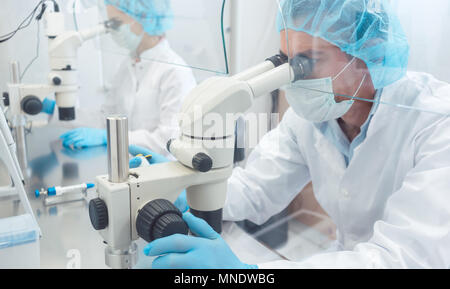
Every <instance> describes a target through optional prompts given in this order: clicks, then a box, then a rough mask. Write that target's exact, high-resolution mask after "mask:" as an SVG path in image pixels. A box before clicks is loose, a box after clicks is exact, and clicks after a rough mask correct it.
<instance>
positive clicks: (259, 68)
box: [233, 61, 275, 81]
mask: <svg viewBox="0 0 450 289" xmlns="http://www.w3.org/2000/svg"><path fill="white" fill-rule="evenodd" d="M274 68H275V65H274V64H273V63H272V62H270V61H264V62H263V63H260V64H258V65H256V66H254V67H252V68H249V69H247V70H245V71H243V72H241V73H238V74H236V75H234V76H233V78H235V79H237V80H241V81H247V80H249V79H251V78H253V77H255V76H258V75H261V74H263V73H265V72H267V71H270V70H271V69H274Z"/></svg>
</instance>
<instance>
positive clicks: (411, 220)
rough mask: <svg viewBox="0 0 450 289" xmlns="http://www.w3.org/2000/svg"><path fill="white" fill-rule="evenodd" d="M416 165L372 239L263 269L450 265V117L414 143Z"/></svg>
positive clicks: (390, 201)
mask: <svg viewBox="0 0 450 289" xmlns="http://www.w3.org/2000/svg"><path fill="white" fill-rule="evenodd" d="M415 148H416V155H415V158H414V163H415V166H414V168H413V169H412V170H411V171H410V172H409V173H408V174H407V176H406V177H405V179H404V181H403V185H402V187H401V188H400V189H399V190H398V191H397V192H395V193H394V194H393V195H392V196H391V197H390V198H389V199H388V202H387V205H386V208H385V212H384V215H383V219H381V220H379V221H377V222H376V223H375V225H374V230H373V235H372V237H371V239H370V240H369V241H368V242H365V243H360V244H358V245H356V246H355V248H354V250H352V251H340V252H333V253H324V254H319V255H316V256H313V257H311V258H309V259H306V260H304V261H302V262H289V261H277V262H270V263H265V264H260V265H259V267H260V268H445V269H448V268H450V120H449V119H446V120H444V121H441V122H440V123H439V124H437V125H435V126H433V127H432V128H430V129H428V130H427V131H425V132H424V133H422V134H421V135H420V136H419V137H418V138H416V142H415Z"/></svg>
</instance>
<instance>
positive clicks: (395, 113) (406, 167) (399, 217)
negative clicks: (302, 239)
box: [224, 73, 450, 268]
mask: <svg viewBox="0 0 450 289" xmlns="http://www.w3.org/2000/svg"><path fill="white" fill-rule="evenodd" d="M449 95H450V85H449V84H447V83H444V82H440V81H438V80H436V79H435V78H433V77H431V76H430V75H428V74H423V73H408V74H407V76H406V77H405V78H403V79H402V80H400V81H397V82H396V83H394V84H392V85H389V86H387V87H385V88H384V89H383V92H382V95H381V98H382V99H383V100H384V101H386V102H387V103H396V104H401V105H405V106H406V107H420V108H423V109H424V111H447V112H450V101H449V99H448V96H449ZM424 111H418V110H409V109H402V108H399V107H395V106H391V105H384V104H381V105H380V106H379V107H378V110H377V112H376V114H375V115H374V116H373V119H372V121H371V123H370V127H369V129H368V132H367V136H366V140H365V141H364V142H363V143H362V144H361V145H359V146H358V147H357V148H356V149H355V152H354V155H353V158H352V160H351V162H350V163H349V166H348V167H347V165H346V162H345V160H344V157H343V155H342V154H341V153H340V152H339V150H338V149H337V148H336V146H335V145H334V144H333V143H331V142H330V141H329V140H328V139H327V138H326V137H325V136H324V135H323V134H322V133H321V132H320V131H319V130H318V129H317V127H316V126H315V125H314V124H313V123H311V122H308V121H306V120H304V119H302V118H300V117H299V116H297V115H296V114H295V113H294V111H293V110H292V109H290V110H289V111H288V112H287V114H286V115H285V118H284V120H283V121H282V122H281V124H280V126H279V127H278V128H277V129H275V130H274V131H272V132H270V133H269V134H268V135H266V136H265V137H264V138H263V140H262V141H261V142H260V144H259V145H258V147H257V148H256V149H255V150H254V152H253V153H252V154H251V155H250V157H249V160H248V162H247V166H246V168H245V170H244V169H241V168H236V169H235V170H234V171H233V175H232V176H231V178H230V180H229V183H228V192H227V200H226V204H225V206H224V219H225V220H230V221H237V220H243V219H249V220H251V221H252V222H255V223H257V224H261V223H264V222H265V221H266V220H267V219H269V218H270V216H272V215H274V214H276V213H278V212H280V211H281V210H283V209H284V208H285V207H286V206H287V205H288V204H289V203H290V202H291V201H292V200H293V199H294V198H295V196H296V195H297V194H298V192H300V191H301V189H302V188H303V187H304V186H305V185H306V184H308V183H309V182H310V181H312V183H313V188H314V194H315V196H316V198H317V200H318V202H319V203H320V205H321V206H322V207H323V208H324V209H325V211H326V212H327V213H328V214H329V215H330V217H331V218H332V220H333V221H334V222H335V223H336V225H337V230H338V232H337V237H338V240H337V242H336V246H335V250H336V252H330V253H325V254H319V255H317V256H314V257H312V258H310V259H306V260H304V261H300V260H299V262H289V261H277V262H270V263H265V264H258V266H259V267H260V268H449V266H450V195H449V194H448V192H449V188H450V182H449V178H448V176H449V174H450V157H449V156H450V146H449V144H450V118H449V117H448V116H449V115H450V114H448V115H447V116H445V115H442V114H435V113H428V112H424ZM333 122H336V121H333ZM336 125H337V123H336ZM248 184H252V185H251V186H249V185H248Z"/></svg>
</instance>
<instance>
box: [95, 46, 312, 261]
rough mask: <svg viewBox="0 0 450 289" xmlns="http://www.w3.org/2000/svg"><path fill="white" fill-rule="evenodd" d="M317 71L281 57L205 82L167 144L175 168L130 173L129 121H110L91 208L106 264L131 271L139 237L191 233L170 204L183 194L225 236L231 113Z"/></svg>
mask: <svg viewBox="0 0 450 289" xmlns="http://www.w3.org/2000/svg"><path fill="white" fill-rule="evenodd" d="M312 69H313V63H312V61H311V60H309V59H308V58H306V57H303V56H301V55H299V56H297V57H295V58H293V59H291V60H290V61H288V59H287V58H286V57H283V56H280V55H276V56H274V57H271V58H269V59H267V60H266V61H265V62H264V63H261V64H259V65H257V66H255V67H253V68H250V69H249V70H246V71H244V72H242V73H239V74H237V75H235V76H232V77H213V78H210V79H207V80H205V81H204V82H203V83H201V84H200V85H199V86H197V87H196V88H195V89H193V90H192V92H191V93H190V94H189V95H188V97H187V98H186V100H185V102H184V104H183V106H182V111H181V117H180V119H179V126H180V136H179V137H178V138H177V139H173V140H169V142H168V143H167V150H168V151H169V152H170V153H171V154H172V155H173V156H174V157H175V158H176V159H177V160H178V161H175V162H169V163H164V164H155V165H151V166H146V167H141V168H137V169H131V170H129V167H128V162H129V159H128V128H127V118H126V117H124V116H112V117H109V118H107V131H108V175H107V176H98V177H97V178H96V188H97V198H95V199H92V200H91V201H90V203H89V215H90V219H91V222H92V225H93V227H94V229H96V230H98V231H99V233H100V235H101V236H102V238H103V240H104V243H105V244H106V245H107V246H106V248H105V262H106V265H107V266H109V267H111V268H132V267H133V266H134V265H135V264H136V262H137V257H136V245H135V243H134V241H136V240H137V239H138V238H139V237H140V238H142V239H144V240H146V241H147V242H151V241H153V240H155V239H158V238H162V237H166V236H169V235H172V234H188V231H189V229H188V227H187V225H186V224H185V222H184V221H183V219H182V213H181V212H180V211H179V210H178V209H177V208H176V207H175V206H174V205H173V202H174V201H175V200H176V199H177V197H178V195H179V194H180V193H181V192H182V191H183V190H184V189H186V196H187V202H188V205H189V207H190V212H191V213H192V214H193V215H195V216H197V217H200V218H202V219H204V220H205V221H207V222H208V224H209V225H211V227H212V228H213V229H214V230H215V231H216V232H218V233H221V230H222V225H221V224H222V208H223V206H224V204H225V199H226V191H227V180H228V178H229V177H230V176H231V173H232V168H233V156H234V150H235V120H236V119H237V118H236V117H233V115H234V114H239V113H244V112H245V111H246V110H248V109H249V108H250V107H251V105H252V103H253V99H254V98H256V97H258V96H261V95H264V94H267V93H270V92H272V91H274V90H276V89H278V88H280V87H281V86H283V85H286V84H289V83H291V82H295V81H297V80H299V79H304V78H307V77H308V76H310V75H311V73H312ZM211 119H215V120H219V119H221V120H226V119H228V120H229V121H211ZM230 119H231V120H230Z"/></svg>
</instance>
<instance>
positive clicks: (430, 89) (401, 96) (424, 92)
mask: <svg viewBox="0 0 450 289" xmlns="http://www.w3.org/2000/svg"><path fill="white" fill-rule="evenodd" d="M384 90H385V91H386V92H391V94H393V95H395V97H396V98H398V101H401V100H403V101H402V102H403V103H404V104H408V103H409V104H414V103H416V104H419V103H423V104H425V105H427V106H428V105H433V104H438V103H441V102H443V103H444V104H450V97H449V95H450V84H449V83H447V82H444V81H441V80H438V79H437V78H435V77H434V76H433V75H431V74H428V73H424V72H413V71H410V72H408V73H407V74H406V76H405V77H403V78H402V79H401V80H399V81H397V82H395V83H394V84H392V85H390V86H388V87H386V88H384ZM441 104H442V103H441Z"/></svg>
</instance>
